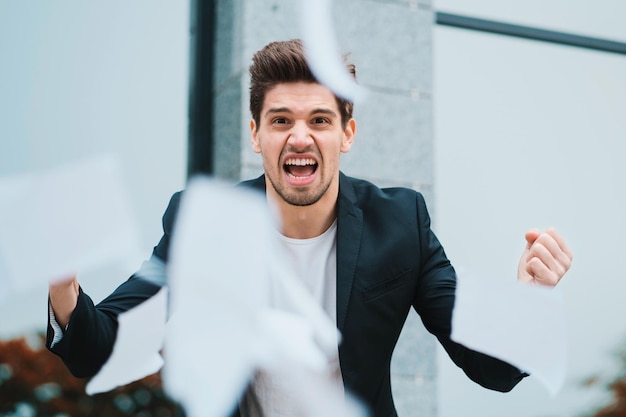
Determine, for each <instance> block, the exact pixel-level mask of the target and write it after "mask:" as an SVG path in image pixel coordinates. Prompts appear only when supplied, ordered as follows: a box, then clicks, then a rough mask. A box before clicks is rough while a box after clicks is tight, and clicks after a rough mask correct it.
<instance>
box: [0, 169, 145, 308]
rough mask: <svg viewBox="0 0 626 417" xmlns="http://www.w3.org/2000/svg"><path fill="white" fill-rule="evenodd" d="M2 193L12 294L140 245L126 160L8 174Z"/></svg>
mask: <svg viewBox="0 0 626 417" xmlns="http://www.w3.org/2000/svg"><path fill="white" fill-rule="evenodd" d="M0 195H2V199H0V230H2V233H0V288H2V290H3V291H4V292H5V295H7V294H8V293H10V292H12V291H23V290H27V289H30V288H36V287H43V286H47V285H48V281H53V280H55V279H62V278H66V277H68V276H71V274H74V273H76V271H77V270H80V269H83V268H91V267H94V266H96V265H99V264H102V263H104V262H108V261H111V260H114V259H122V258H124V257H126V256H128V254H129V253H133V254H134V253H136V251H137V247H138V241H139V239H138V233H137V230H136V226H135V223H134V221H133V216H132V215H131V210H130V204H129V202H128V201H129V200H128V196H127V194H126V192H125V190H124V182H123V180H122V175H121V169H120V165H119V163H118V162H117V161H116V160H115V159H114V158H112V157H100V158H94V159H89V160H84V161H81V162H78V163H74V164H71V165H67V166H63V167H60V168H57V169H54V170H50V171H48V172H43V173H36V174H35V173H33V174H24V175H20V176H14V177H4V178H0ZM1 296H2V294H0V297H1Z"/></svg>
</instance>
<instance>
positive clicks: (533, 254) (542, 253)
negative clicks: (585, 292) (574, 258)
mask: <svg viewBox="0 0 626 417" xmlns="http://www.w3.org/2000/svg"><path fill="white" fill-rule="evenodd" d="M551 240H552V238H549V239H546V238H543V237H540V238H539V239H537V240H536V241H535V243H533V245H532V246H531V248H530V250H529V255H528V259H529V260H530V259H532V258H537V259H539V260H540V261H541V263H542V264H544V265H545V266H546V267H547V268H548V269H549V270H550V271H551V272H553V273H555V274H556V275H557V277H559V278H560V277H562V276H563V275H565V272H567V268H569V260H568V259H567V258H566V257H565V254H563V253H561V254H560V255H561V257H565V259H566V261H565V263H561V260H560V259H559V258H558V257H556V256H555V255H554V254H553V253H552V251H551V250H550V248H548V247H547V246H546V244H548V245H551V246H553V247H555V248H556V249H557V250H558V245H557V244H556V242H551ZM559 252H560V250H559Z"/></svg>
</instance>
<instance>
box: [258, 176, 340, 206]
mask: <svg viewBox="0 0 626 417" xmlns="http://www.w3.org/2000/svg"><path fill="white" fill-rule="evenodd" d="M266 178H268V179H269V180H270V183H271V184H272V187H273V188H274V190H275V191H276V193H277V194H278V195H279V196H280V198H281V199H282V200H283V201H284V202H286V203H287V204H290V205H292V206H297V207H306V206H312V205H313V204H315V203H317V202H318V201H320V200H321V199H322V197H323V196H324V194H326V192H327V191H328V189H329V188H330V181H326V182H324V181H323V178H322V184H320V186H319V187H318V188H314V189H312V190H307V189H306V188H305V187H298V188H296V189H295V190H290V189H288V186H283V185H282V184H278V183H277V182H275V181H274V179H273V178H272V177H271V176H268V175H266Z"/></svg>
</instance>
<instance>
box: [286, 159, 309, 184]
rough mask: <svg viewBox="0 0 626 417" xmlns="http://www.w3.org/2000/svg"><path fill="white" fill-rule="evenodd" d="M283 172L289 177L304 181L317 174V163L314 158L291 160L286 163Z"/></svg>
mask: <svg viewBox="0 0 626 417" xmlns="http://www.w3.org/2000/svg"><path fill="white" fill-rule="evenodd" d="M283 170H284V171H285V173H286V174H287V175H288V176H289V177H291V178H293V179H295V180H303V179H306V178H309V177H310V176H311V175H313V174H315V171H317V162H315V160H314V159H312V158H289V159H287V160H286V161H285V164H284V165H283Z"/></svg>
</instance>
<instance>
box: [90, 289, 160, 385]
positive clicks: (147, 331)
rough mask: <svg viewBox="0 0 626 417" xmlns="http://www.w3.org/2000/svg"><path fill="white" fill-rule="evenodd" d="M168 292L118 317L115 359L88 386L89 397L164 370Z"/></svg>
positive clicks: (107, 363)
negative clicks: (162, 368) (162, 352)
mask: <svg viewBox="0 0 626 417" xmlns="http://www.w3.org/2000/svg"><path fill="white" fill-rule="evenodd" d="M166 318H167V288H161V290H159V292H158V293H156V294H155V295H154V296H152V297H151V298H150V299H148V300H146V301H144V302H143V303H141V304H139V305H138V306H137V307H135V308H133V309H131V310H128V311H127V312H125V313H122V314H120V315H119V316H118V322H119V326H118V329H117V338H116V339H115V345H114V346H113V352H112V353H111V357H109V360H108V361H107V362H106V363H105V364H104V366H103V367H102V369H101V370H100V372H98V374H96V375H95V376H94V377H93V378H92V379H91V380H90V381H89V383H88V384H87V387H86V391H87V394H89V395H93V394H97V393H99V392H106V391H110V390H112V389H115V388H117V387H119V386H122V385H126V384H129V383H131V382H134V381H137V380H139V379H141V378H143V377H145V376H148V375H152V374H153V373H155V372H157V371H158V370H159V369H161V367H162V366H163V358H162V357H161V355H160V354H159V351H160V350H161V348H162V347H163V340H164V338H165V321H166Z"/></svg>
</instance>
